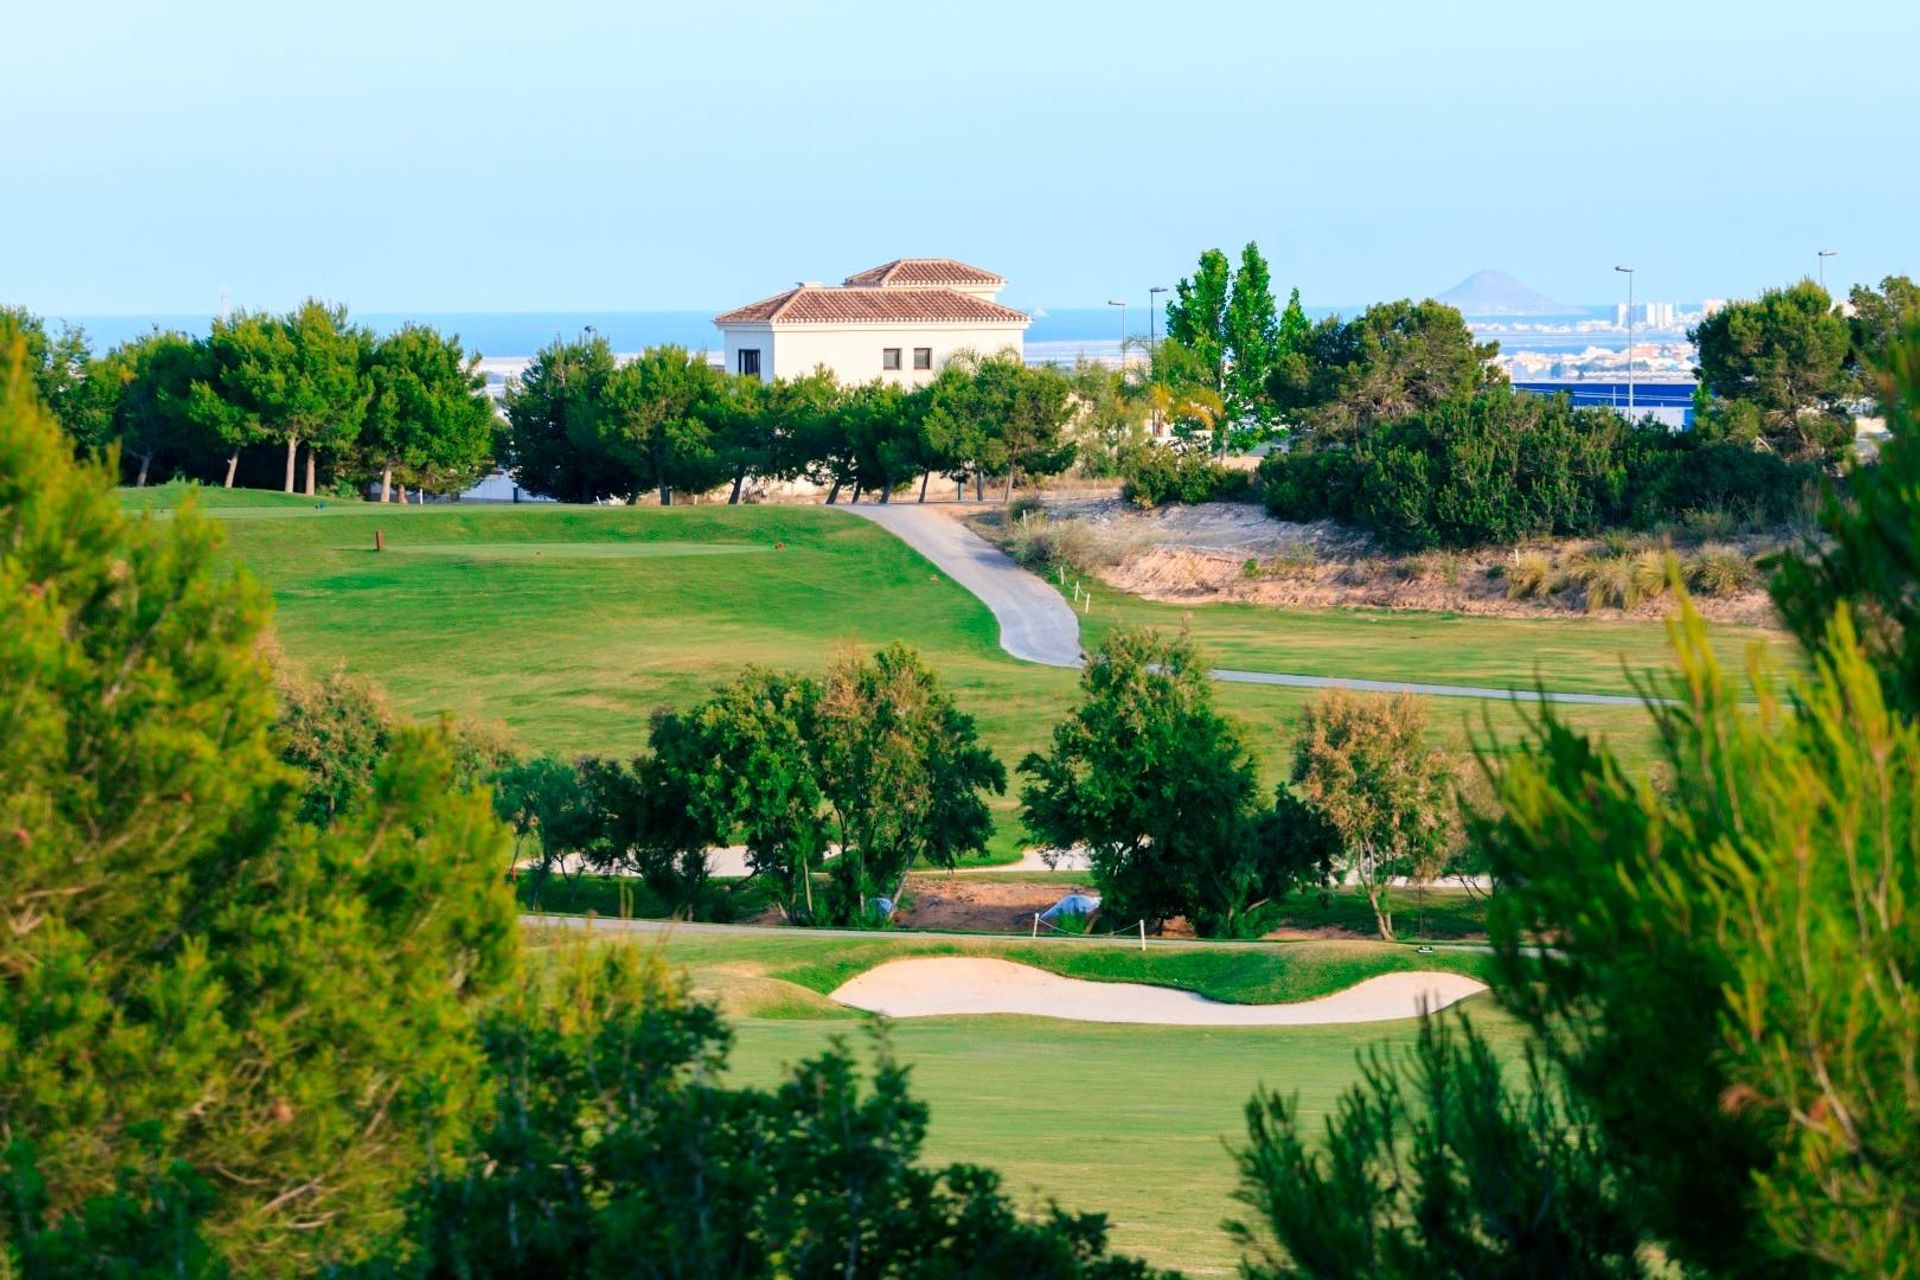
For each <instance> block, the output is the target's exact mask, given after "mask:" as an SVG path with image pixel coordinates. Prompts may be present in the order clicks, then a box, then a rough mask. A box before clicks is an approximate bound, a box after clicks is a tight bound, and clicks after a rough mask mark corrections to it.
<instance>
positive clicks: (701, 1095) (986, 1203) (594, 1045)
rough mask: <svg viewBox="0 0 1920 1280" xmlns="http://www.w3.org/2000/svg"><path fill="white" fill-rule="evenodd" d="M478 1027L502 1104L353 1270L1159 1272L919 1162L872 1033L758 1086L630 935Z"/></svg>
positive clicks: (725, 1037)
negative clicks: (741, 1077) (403, 1234)
mask: <svg viewBox="0 0 1920 1280" xmlns="http://www.w3.org/2000/svg"><path fill="white" fill-rule="evenodd" d="M554 969H555V972H554V973H553V974H552V975H551V976H550V977H546V978H544V979H543V978H539V977H536V976H531V975H530V976H529V977H527V978H526V979H524V980H523V981H522V982H521V983H520V984H519V986H518V987H517V988H516V989H515V990H514V991H513V992H512V994H511V995H510V996H509V997H508V998H507V999H506V1000H504V1001H502V1002H501V1004H500V1006H499V1007H498V1008H497V1009H495V1010H494V1011H493V1012H491V1013H490V1014H489V1016H488V1019H487V1022H486V1024H485V1026H484V1028H483V1037H484V1043H485V1045H486V1050H487V1057H488V1062H489V1064H490V1069H491V1072H492V1074H493V1076H494V1078H495V1079H496V1080H497V1081H498V1086H499V1087H498V1088H497V1090H496V1091H495V1094H494V1098H495V1101H494V1103H493V1105H492V1106H491V1108H489V1110H488V1112H487V1113H486V1115H485V1116H484V1118H483V1120H482V1124H481V1126H480V1128H479V1132H478V1133H477V1134H476V1135H475V1138H474V1140H473V1141H472V1142H471V1143H470V1144H468V1146H467V1148H466V1149H465V1150H464V1151H463V1153H462V1155H463V1157H464V1158H463V1159H461V1160H460V1161H458V1162H450V1163H449V1164H447V1165H444V1166H438V1167H436V1168H435V1169H434V1170H432V1172H431V1173H430V1174H429V1175H428V1176H427V1177H426V1178H425V1179H423V1180H422V1182H421V1183H420V1185H419V1187H418V1188H417V1189H416V1190H415V1191H414V1192H413V1194H412V1195H411V1196H410V1197H409V1199H408V1206H407V1218H408V1230H407V1241H406V1244H405V1246H404V1248H394V1249H391V1250H390V1251H388V1252H387V1254H386V1255H385V1256H382V1257H380V1258H378V1259H376V1260H375V1261H374V1262H373V1263H372V1264H370V1265H369V1266H367V1267H365V1268H363V1269H361V1270H360V1271H358V1272H357V1273H355V1274H356V1277H357V1280H387V1278H395V1280H397V1278H398V1277H402V1276H404V1277H409V1278H410V1280H443V1278H444V1280H456V1278H457V1280H521V1278H525V1280H533V1278H535V1277H538V1278H539V1280H614V1277H625V1276H631V1275H635V1274H644V1275H661V1276H667V1275H670V1276H677V1277H686V1278H687V1280H774V1278H775V1277H793V1278H794V1280H827V1278H828V1277H832V1278H833V1280H840V1278H842V1277H856V1278H858V1280H881V1278H883V1277H895V1276H916V1277H929V1278H930V1280H989V1278H990V1277H1000V1276H1009V1275H1020V1276H1029V1277H1034V1278H1035V1280H1151V1277H1153V1276H1154V1275H1155V1274H1157V1273H1155V1272H1152V1271H1151V1270H1149V1269H1148V1268H1147V1267H1146V1266H1144V1265H1143V1264H1141V1263H1139V1262H1137V1261H1135V1260H1133V1259H1129V1258H1124V1257H1118V1256H1114V1255H1111V1254H1109V1253H1108V1252H1107V1248H1106V1223H1105V1220H1104V1219H1103V1218H1101V1217H1100V1216H1099V1215H1092V1214H1089V1215H1072V1214H1067V1213H1064V1212H1062V1211H1061V1210H1059V1209H1058V1208H1056V1207H1053V1206H1048V1207H1047V1208H1046V1209H1045V1210H1044V1211H1043V1212H1041V1213H1039V1214H1026V1213H1021V1212H1017V1211H1016V1209H1015V1206H1014V1204H1013V1203H1012V1202H1011V1201H1010V1200H1009V1199H1008V1197H1007V1195H1006V1193H1005V1192H1004V1191H1003V1190H1002V1189H1001V1187H1000V1182H999V1179H998V1178H997V1177H996V1176H995V1175H994V1174H993V1173H992V1172H991V1171H990V1170H986V1169H981V1168H978V1167H975V1166H971V1165H957V1164H956V1165H948V1166H945V1167H930V1166H928V1165H926V1164H924V1163H922V1162H921V1159H920V1151H921V1147H922V1144H923V1143H924V1141H925V1137H926V1129H927V1120H928V1113H927V1108H926V1106H925V1105H924V1104H923V1103H920V1102H919V1101H917V1100H915V1099H914V1098H913V1097H912V1095H911V1094H910V1093H909V1091H908V1076H907V1071H906V1068H904V1067H902V1066H901V1065H899V1063H898V1062H897V1061H896V1060H895V1059H894V1058H893V1056H892V1054H891V1053H890V1052H889V1051H888V1049H887V1045H886V1042H885V1040H884V1039H880V1040H878V1041H877V1051H876V1053H875V1055H874V1056H875V1062H874V1066H873V1069H872V1072H871V1075H870V1076H863V1073H862V1072H861V1071H860V1069H859V1068H858V1066H857V1065H856V1063H855V1061H854V1058H853V1055H852V1054H851V1052H850V1051H849V1050H848V1048H847V1047H846V1045H844V1044H842V1043H839V1042H836V1043H834V1044H833V1045H831V1046H830V1047H829V1048H828V1049H827V1050H826V1051H825V1052H823V1053H821V1054H820V1055H818V1056H816V1057H813V1058H810V1059H807V1060H805V1061H802V1062H800V1063H799V1064H797V1065H796V1066H794V1067H792V1068H790V1069H789V1070H788V1071H787V1072H786V1073H785V1075H784V1076H783V1078H782V1079H781V1080H779V1081H778V1082H777V1083H776V1084H775V1085H773V1086H772V1087H770V1088H765V1089H755V1088H741V1087H730V1086H728V1085H726V1084H723V1083H721V1082H722V1080H723V1079H725V1075H724V1072H725V1068H726V1065H727V1055H728V1049H729V1047H730V1043H731V1036H730V1034H729V1032H728V1030H727V1028H726V1026H725V1024H724V1023H722V1022H721V1020H720V1019H719V1017H718V1016H717V1015H716V1014H715V1012H714V1010H713V1009H712V1007H711V1006H709V1005H706V1004H704V1003H701V1002H699V1001H697V1000H695V999H693V998H691V997H690V996H689V995H688V993H687V991H686V989H685V988H684V986H681V985H679V984H676V983H675V982H674V981H672V980H671V979H669V978H668V977H667V973H666V968H665V965H664V963H663V962H662V961H661V959H660V958H659V957H658V956H657V955H651V954H648V953H646V952H643V951H642V950H640V949H638V948H629V947H602V948H597V949H593V950H589V949H587V948H584V947H576V948H572V949H568V950H566V951H564V952H563V953H562V954H561V955H560V957H559V958H558V960H557V963H556V964H555V966H554Z"/></svg>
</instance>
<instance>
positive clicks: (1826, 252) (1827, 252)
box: [1817, 249, 1840, 289]
mask: <svg viewBox="0 0 1920 1280" xmlns="http://www.w3.org/2000/svg"><path fill="white" fill-rule="evenodd" d="M1838 252H1840V251H1839V250H1838V249H1822V250H1820V252H1819V254H1818V255H1817V256H1818V257H1819V259H1820V287H1821V288H1822V289H1824V288H1826V287H1827V259H1828V258H1831V257H1832V256H1833V255H1834V254H1836V253H1838Z"/></svg>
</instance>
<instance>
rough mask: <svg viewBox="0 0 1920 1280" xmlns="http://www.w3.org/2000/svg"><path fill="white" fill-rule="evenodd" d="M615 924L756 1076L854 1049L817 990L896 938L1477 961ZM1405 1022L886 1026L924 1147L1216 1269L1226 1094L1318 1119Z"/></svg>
mask: <svg viewBox="0 0 1920 1280" xmlns="http://www.w3.org/2000/svg"><path fill="white" fill-rule="evenodd" d="M604 936H607V937H614V935H604ZM617 941H618V942H619V943H620V944H623V945H636V946H660V947H662V948H664V954H665V956H666V958H667V960H668V961H669V962H670V963H672V964H674V965H678V966H684V967H685V968H686V970H687V972H688V974H689V976H690V978H691V979H692V981H693V982H694V984H695V986H696V988H697V989H699V990H701V991H703V992H705V993H707V994H709V995H711V996H715V997H718V998H719V999H720V1000H721V1001H722V1004H723V1006H725V1007H728V1008H729V1010H730V1012H731V1013H732V1015H733V1025H734V1028H735V1037H736V1038H735V1043H734V1048H733V1053H732V1059H731V1067H730V1071H731V1075H732V1077H733V1078H734V1079H737V1080H740V1081H742V1082H747V1083H754V1084H770V1083H772V1082H774V1081H775V1080H777V1079H778V1078H779V1076H780V1074H781V1073H782V1071H783V1070H784V1069H785V1068H786V1067H787V1066H788V1065H789V1064H791V1063H793V1062H796V1061H798V1060H800V1059H802V1058H804V1057H807V1056H809V1055H812V1054H815V1053H818V1052H820V1051H821V1050H822V1049H823V1048H825V1047H826V1046H827V1045H828V1044H829V1043H830V1042H831V1041H833V1040H835V1039H840V1040H843V1041H845V1042H847V1043H850V1044H853V1045H855V1046H856V1047H859V1048H861V1049H862V1051H863V1052H871V1046H872V1041H871V1040H870V1039H869V1038H868V1036H867V1035H866V1034H865V1029H866V1028H870V1027H872V1026H873V1025H874V1024H873V1023H872V1022H871V1020H869V1019H866V1018H865V1017H864V1015H859V1014H855V1013H853V1012H852V1011H850V1010H846V1009H844V1008H841V1007H840V1006H837V1005H834V1004H832V1003H831V1002H830V1001H829V1000H827V998H826V996H825V995H824V994H823V993H824V992H826V991H831V990H832V989H833V988H834V987H835V986H838V985H839V983H841V982H843V981H845V980H846V979H847V978H850V977H852V976H854V975H855V974H856V973H858V972H861V971H863V970H864V969H865V968H867V967H870V966H871V965H873V964H878V963H884V962H885V961H886V960H888V959H893V958H896V957H898V956H903V955H926V954H934V955H940V954H965V955H976V954H977V955H997V956H1001V957H1004V958H1007V959H1014V960H1020V961H1022V962H1024V963H1037V964H1041V965H1043V966H1044V967H1047V968H1050V969H1053V970H1054V971H1055V972H1065V973H1070V974H1072V975H1073V976H1078V977H1086V978H1094V979H1102V980H1118V981H1155V982H1162V983H1166V984H1168V985H1176V986H1181V987H1182V988H1183V989H1186V990H1197V991H1202V992H1203V993H1204V994H1208V995H1211V996H1214V997H1216V998H1223V999H1243V1000H1249V999H1263V1000H1265V999H1305V998H1310V997H1311V996H1312V995H1323V994H1327V993H1328V991H1329V990H1338V989H1340V988H1341V987H1344V986H1348V985H1351V983H1352V982H1354V981H1358V980H1360V979H1361V978H1363V977H1369V976H1372V975H1373V974H1375V973H1381V972H1390V971H1393V970H1395V969H1400V968H1447V969H1452V970H1455V971H1464V972H1469V973H1476V972H1480V971H1481V969H1480V967H1481V966H1484V965H1485V964H1486V958H1485V957H1483V956H1478V955H1473V954H1471V953H1462V952H1452V953H1449V952H1438V953H1436V954H1435V955H1432V956H1421V955H1418V954H1417V953H1416V952H1414V951H1413V949H1412V948H1409V947H1395V946H1388V945H1385V944H1380V943H1317V942H1307V943H1287V944H1281V945H1277V946H1276V945H1265V946H1254V947H1209V946H1204V945H1193V944H1189V945H1186V946H1182V947H1179V948H1177V949H1176V948H1149V950H1148V951H1147V952H1146V953H1145V954H1144V955H1142V953H1140V952H1139V951H1138V950H1132V949H1128V948H1126V947H1124V946H1115V945H1112V944H1091V943H1085V942H1057V943H1054V944H1051V945H1043V946H1039V947H1036V946H1033V945H1032V944H1022V943H1018V942H1007V943H988V942H974V941H971V940H968V941H962V942H953V941H949V940H933V939H914V938H911V937H904V938H903V937H897V936H881V937H874V938H871V939H868V938H853V939H848V938H844V937H823V936H818V935H796V936H769V935H766V934H758V933H744V932H735V933H726V932H711V931H680V932H674V933H670V934H667V935H665V936H664V937H663V936H662V935H657V934H656V935H644V934H640V935H635V934H628V935H621V936H619V937H618V938H617ZM535 945H536V947H539V946H544V945H549V943H548V942H547V941H546V940H544V939H539V938H536V942H535ZM1463 1008H1464V1009H1465V1010H1467V1011H1468V1012H1469V1014H1470V1016H1472V1018H1473V1019H1474V1021H1475V1023H1476V1024H1477V1025H1479V1026H1481V1027H1482V1028H1483V1030H1485V1031H1487V1032H1488V1034H1489V1036H1490V1038H1491V1039H1492V1040H1493V1042H1494V1043H1495V1045H1496V1046H1497V1047H1498V1048H1499V1050H1500V1051H1501V1052H1502V1053H1509V1054H1512V1053H1517V1052H1518V1045H1519V1043H1520V1032H1519V1030H1518V1028H1517V1027H1516V1026H1515V1025H1514V1024H1513V1023H1512V1022H1511V1021H1510V1020H1508V1019H1507V1018H1505V1017H1504V1016H1503V1015H1501V1014H1500V1013H1499V1012H1498V1011H1497V1010H1496V1009H1495V1008H1494V1007H1493V1006H1492V1005H1491V1004H1490V1002H1488V1001H1487V1000H1486V999H1485V998H1484V997H1479V998H1475V999H1474V1000H1471V1001H1469V1002H1467V1004H1466V1005H1465V1006H1463ZM1414 1031H1415V1028H1414V1024H1413V1023H1411V1022H1390V1023H1373V1024H1352V1025H1346V1026H1327V1027H1262V1028H1245V1029H1242V1028H1216V1027H1154V1026H1112V1025H1103V1024H1096V1023H1073V1022H1061V1021H1057V1020H1052V1019H1041V1018H1016V1017H974V1018H910V1019H902V1020H899V1021H895V1022H893V1023H891V1024H890V1025H889V1026H888V1027H887V1029H886V1032H885V1034H886V1036H887V1039H888V1041H889V1042H890V1044H891V1047H892V1051H893V1052H894V1053H895V1054H896V1055H897V1056H898V1058H899V1059H900V1060H901V1061H903V1062H905V1063H907V1064H909V1066H910V1067H911V1069H912V1073H913V1074H912V1079H913V1089H914V1093H915V1094H916V1096H918V1097H920V1098H922V1099H924V1100H925V1101H926V1102H927V1103H928V1105H929V1106H930V1107H931V1110H932V1122H931V1127H930V1129H929V1132H928V1140H927V1148H926V1156H927V1158H928V1159H930V1160H934V1161H941V1162H944V1161H949V1160H966V1161H973V1162H976V1163H981V1164H987V1165H991V1166H992V1167H994V1168H996V1169H998V1170H1000V1171H1001V1172H1002V1173H1003V1174H1004V1175H1005V1177H1006V1180H1007V1185H1008V1187H1009V1188H1010V1189H1011V1190H1012V1191H1013V1192H1014V1193H1015V1194H1016V1195H1017V1196H1019V1197H1020V1198H1022V1199H1023V1200H1026V1201H1028V1202H1029V1203H1033V1204H1039V1203H1041V1202H1043V1201H1044V1200H1046V1199H1049V1198H1051V1199H1056V1200H1058V1201H1059V1202H1061V1203H1062V1204H1063V1205H1065V1206H1066V1207H1069V1208H1072V1209H1077V1210H1098V1211H1101V1212H1105V1213H1107V1214H1108V1215H1110V1217H1111V1219H1112V1223H1113V1232H1114V1242H1115V1244H1116V1246H1117V1247H1119V1248H1121V1249H1124V1250H1126V1251H1128V1252H1132V1253H1137V1254H1142V1255H1144V1256H1146V1257H1148V1258H1150V1259H1152V1260H1154V1261H1155V1262H1158V1263H1160V1264H1163V1265H1169V1266H1179V1267H1182V1268H1184V1269H1186V1270H1187V1271H1188V1272H1189V1273H1191V1274H1196V1275H1224V1274H1230V1273H1231V1271H1232V1268H1233V1264H1234V1261H1235V1254H1234V1250H1233V1246H1232V1244H1231V1243H1230V1241H1229V1240H1228V1239H1227V1237H1226V1235H1225V1233H1224V1232H1223V1231H1222V1230H1221V1229H1220V1222H1221V1220H1222V1219H1223V1218H1226V1217H1227V1216H1229V1215H1230V1214H1232V1213H1234V1212H1235V1210H1236V1206H1235V1205H1234V1203H1233V1201H1232V1199H1231V1192H1232V1189H1233V1184H1234V1172H1233V1163H1232V1157H1231V1154H1230V1152H1229V1150H1228V1144H1230V1143H1236V1142H1239V1141H1241V1140H1243V1138H1244V1134H1245V1121H1244V1116H1243V1108H1244V1106H1245V1104H1246V1102H1247V1100H1248V1099H1249V1098H1250V1097H1251V1096H1252V1094H1253V1092H1254V1090H1255V1089H1256V1088H1258V1087H1262V1086H1264V1087H1267V1088H1272V1089H1276V1090H1279V1091H1281V1092H1284V1093H1292V1094H1295V1095H1296V1096H1297V1097H1298V1099H1299V1101H1300V1105H1301V1108H1302V1111H1303V1113H1304V1114H1305V1116H1306V1117H1307V1119H1308V1123H1309V1125H1310V1126H1312V1127H1314V1128H1316V1129H1317V1127H1318V1125H1319V1123H1320V1120H1321V1118H1322V1117H1323V1116H1325V1115H1326V1114H1328V1113H1329V1112H1330V1111H1331V1110H1332V1108H1333V1106H1334V1105H1335V1102H1336V1101H1337V1099H1338V1097H1339V1094H1340V1092H1341V1091H1342V1090H1343V1089H1345V1088H1347V1087H1348V1086H1349V1085H1351V1083H1352V1082H1353V1079H1354V1076H1355V1059H1356V1056H1357V1055H1360V1054H1364V1053H1368V1052H1373V1051H1386V1052H1393V1051H1397V1050H1399V1049H1402V1048H1404V1047H1405V1046H1406V1045H1407V1044H1408V1043H1410V1042H1411V1040H1412V1038H1413V1036H1414Z"/></svg>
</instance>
